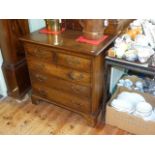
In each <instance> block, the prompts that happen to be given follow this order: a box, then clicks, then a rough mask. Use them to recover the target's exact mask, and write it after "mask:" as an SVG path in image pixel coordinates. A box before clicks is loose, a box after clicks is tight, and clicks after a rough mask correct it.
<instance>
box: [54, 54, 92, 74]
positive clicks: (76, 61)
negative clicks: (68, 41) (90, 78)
mask: <svg viewBox="0 0 155 155" xmlns="http://www.w3.org/2000/svg"><path fill="white" fill-rule="evenodd" d="M55 60H56V63H57V64H59V65H62V66H66V67H70V68H73V69H78V70H81V71H84V72H90V71H91V60H90V59H86V58H81V57H77V56H72V55H67V54H63V53H56V57H55Z"/></svg>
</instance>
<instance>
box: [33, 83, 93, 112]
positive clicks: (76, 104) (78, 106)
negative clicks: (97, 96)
mask: <svg viewBox="0 0 155 155" xmlns="http://www.w3.org/2000/svg"><path fill="white" fill-rule="evenodd" d="M32 88H33V93H34V94H35V95H37V96H40V97H42V98H45V99H47V100H49V101H51V102H55V103H56V104H57V105H65V106H67V107H69V108H72V109H75V110H78V111H81V112H85V113H89V112H90V102H89V100H86V99H83V98H80V97H76V96H73V95H72V94H68V93H65V92H63V91H58V90H55V89H52V88H48V87H46V86H45V85H37V84H34V85H33V86H32Z"/></svg>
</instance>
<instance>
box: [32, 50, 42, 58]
mask: <svg viewBox="0 0 155 155" xmlns="http://www.w3.org/2000/svg"><path fill="white" fill-rule="evenodd" d="M34 55H35V56H36V57H38V58H44V53H43V52H42V51H40V49H39V48H36V49H34Z"/></svg>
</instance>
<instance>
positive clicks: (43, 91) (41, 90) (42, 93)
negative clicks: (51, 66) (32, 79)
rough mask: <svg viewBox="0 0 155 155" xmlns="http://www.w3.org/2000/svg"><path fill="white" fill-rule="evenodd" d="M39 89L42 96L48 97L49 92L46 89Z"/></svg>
mask: <svg viewBox="0 0 155 155" xmlns="http://www.w3.org/2000/svg"><path fill="white" fill-rule="evenodd" d="M38 91H39V94H40V95H41V96H43V97H47V93H46V92H45V90H43V89H41V88H39V89H38Z"/></svg>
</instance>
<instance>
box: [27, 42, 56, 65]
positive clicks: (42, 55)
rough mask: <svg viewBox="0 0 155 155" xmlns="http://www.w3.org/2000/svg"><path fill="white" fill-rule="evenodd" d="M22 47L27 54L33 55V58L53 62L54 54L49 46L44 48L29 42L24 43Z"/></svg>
mask: <svg viewBox="0 0 155 155" xmlns="http://www.w3.org/2000/svg"><path fill="white" fill-rule="evenodd" d="M24 47H25V51H26V53H27V56H33V57H34V58H37V59H40V60H44V61H47V62H50V63H53V62H54V56H55V55H54V53H53V52H52V51H51V49H50V48H44V47H42V46H39V45H31V44H25V46H24Z"/></svg>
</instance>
